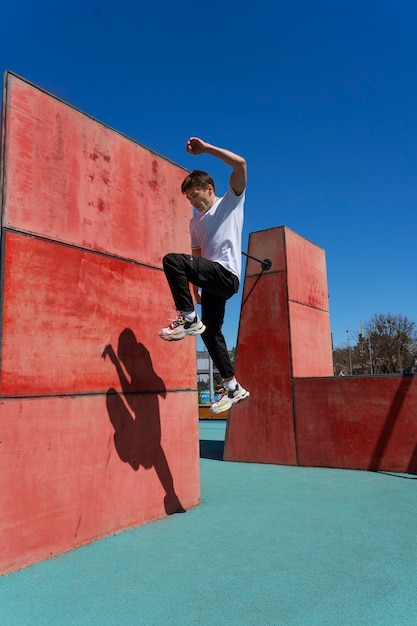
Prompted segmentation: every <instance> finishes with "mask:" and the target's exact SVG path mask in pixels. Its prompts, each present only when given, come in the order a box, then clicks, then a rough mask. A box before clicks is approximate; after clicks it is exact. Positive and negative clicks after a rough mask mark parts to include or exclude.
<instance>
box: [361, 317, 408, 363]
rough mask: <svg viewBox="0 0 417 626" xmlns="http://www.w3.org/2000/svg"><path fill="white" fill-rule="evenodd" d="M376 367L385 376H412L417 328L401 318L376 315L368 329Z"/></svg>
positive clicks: (366, 330) (366, 329)
mask: <svg viewBox="0 0 417 626" xmlns="http://www.w3.org/2000/svg"><path fill="white" fill-rule="evenodd" d="M365 333H366V334H367V336H368V337H369V340H370V345H371V346H372V354H373V360H374V365H375V366H376V367H377V368H378V369H379V370H380V371H381V372H382V373H384V374H385V373H389V372H406V373H407V372H410V371H411V369H412V367H413V366H414V364H415V359H416V352H415V349H416V346H417V331H416V324H415V322H413V321H410V320H409V319H408V318H407V317H405V316H402V315H392V314H391V313H388V314H387V315H383V314H377V315H374V316H373V317H372V319H371V320H370V321H369V322H368V323H367V324H366V325H365Z"/></svg>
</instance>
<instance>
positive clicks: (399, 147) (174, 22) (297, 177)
mask: <svg viewBox="0 0 417 626" xmlns="http://www.w3.org/2000/svg"><path fill="white" fill-rule="evenodd" d="M1 22H2V36H1V38H0V61H1V63H0V65H1V69H2V71H3V70H11V71H13V72H16V73H17V74H19V75H21V76H22V77H24V78H26V79H27V80H29V81H31V82H33V83H35V84H36V85H39V86H40V87H42V88H44V89H46V90H48V91H50V92H51V93H53V94H55V95H57V96H58V97H60V98H62V99H64V100H65V101H67V102H69V103H70V104H72V105H74V106H75V107H77V108H79V109H81V110H82V111H85V112H86V113H88V114H90V115H92V116H93V117H95V118H97V119H99V120H100V121H102V122H104V123H105V124H108V125H109V126H111V127H113V128H115V129H117V130H118V131H120V132H122V133H124V134H126V135H128V136H129V137H131V138H133V139H134V140H136V141H138V142H140V143H142V144H144V145H145V146H147V147H148V148H150V149H152V150H155V151H156V152H158V153H160V154H162V155H164V156H166V157H168V158H169V159H171V160H173V161H175V162H176V163H178V164H180V165H182V166H184V167H186V168H189V169H193V168H194V167H198V168H199V169H205V170H208V171H209V172H210V173H212V175H213V176H214V178H215V180H216V184H217V188H218V191H219V192H223V191H225V189H226V185H227V181H228V177H229V171H228V168H227V167H226V166H225V165H224V164H221V163H217V162H216V160H215V159H213V158H212V157H209V156H201V157H198V158H196V157H192V156H191V155H188V154H187V153H186V152H185V143H186V140H187V139H188V137H189V136H191V135H196V136H200V137H201V138H203V139H205V140H207V141H209V142H211V143H216V144H218V145H221V146H224V147H228V148H230V149H232V150H234V151H236V152H238V153H241V154H242V155H244V156H245V157H246V159H247V162H248V172H249V183H248V191H247V202H246V217H245V229H244V237H243V245H244V249H245V248H246V245H247V241H248V235H249V232H251V231H256V230H262V229H265V228H271V227H274V226H280V225H285V226H287V227H288V228H291V229H292V230H294V231H296V232H297V233H299V234H300V235H302V236H304V237H306V238H307V239H309V240H311V241H313V242H314V243H316V244H317V245H319V246H320V247H322V248H324V249H325V251H326V257H327V269H328V283H329V293H330V315H331V326H332V333H333V342H334V345H335V346H341V345H346V343H347V334H346V329H350V330H352V331H356V332H358V331H359V327H360V320H362V321H363V322H364V323H365V322H366V321H368V320H369V319H370V318H371V317H372V316H373V315H374V314H375V313H397V314H401V315H406V316H407V317H408V318H409V319H412V320H415V321H417V297H416V269H417V254H416V240H417V216H416V208H417V3H416V2H414V0H408V1H404V0H397V2H392V1H390V2H388V1H386V0H380V1H374V0H368V1H367V0H362V1H360V2H358V1H356V0H348V1H345V0H340V1H339V0H331V1H330V0H317V1H316V2H312V1H309V0H291V1H290V0H286V1H285V2H283V1H279V0H271V1H269V2H263V1H262V0H261V1H257V2H254V1H253V0H248V1H247V2H244V1H243V2H236V1H233V2H232V1H230V0H211V2H206V3H201V2H189V1H188V0H185V1H184V2H181V3H176V2H173V1H172V0H169V1H168V0H160V1H159V2H148V3H144V2H133V1H132V2H126V1H125V0H120V1H119V2H117V3H110V2H108V1H107V0H104V1H99V0H97V1H96V2H92V1H91V0H82V1H81V0H74V1H73V2H71V3H59V2H58V3H57V2H56V1H55V0H54V2H52V1H51V0H46V1H42V0H40V2H36V3H34V2H29V1H28V0H26V1H23V0H14V1H13V2H11V0H8V1H7V2H5V0H2V2H1ZM156 209H157V208H156ZM240 300H241V292H240V293H239V295H238V296H235V297H234V298H233V299H232V300H231V301H230V302H229V304H228V313H227V320H226V323H225V326H224V330H225V335H226V338H227V340H228V344H229V347H232V346H233V345H235V343H236V334H237V328H238V316H239V309H240ZM170 309H171V303H169V304H168V303H167V311H168V312H169V311H170ZM161 321H162V322H163V320H160V321H156V326H157V327H158V328H159V325H160V322H161Z"/></svg>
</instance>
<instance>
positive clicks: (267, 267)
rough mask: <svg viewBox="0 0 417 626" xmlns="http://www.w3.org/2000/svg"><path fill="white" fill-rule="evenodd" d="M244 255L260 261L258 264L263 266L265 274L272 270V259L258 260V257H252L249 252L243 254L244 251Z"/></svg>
mask: <svg viewBox="0 0 417 626" xmlns="http://www.w3.org/2000/svg"><path fill="white" fill-rule="evenodd" d="M242 254H243V255H244V256H247V257H249V258H250V259H253V260H254V261H258V263H260V264H261V267H262V269H263V271H264V272H267V271H268V270H270V269H271V267H272V261H271V259H264V260H263V261H262V260H261V259H258V258H256V256H252V255H251V254H248V253H247V252H243V250H242Z"/></svg>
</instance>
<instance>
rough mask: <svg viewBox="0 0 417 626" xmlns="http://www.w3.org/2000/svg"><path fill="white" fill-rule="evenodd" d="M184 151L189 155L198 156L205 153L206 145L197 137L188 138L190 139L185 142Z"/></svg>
mask: <svg viewBox="0 0 417 626" xmlns="http://www.w3.org/2000/svg"><path fill="white" fill-rule="evenodd" d="M185 149H186V150H187V152H189V153H190V154H194V156H198V155H199V154H203V152H205V151H206V144H205V142H204V141H202V140H201V139H199V138H198V137H190V139H189V140H188V141H187V146H186V148H185Z"/></svg>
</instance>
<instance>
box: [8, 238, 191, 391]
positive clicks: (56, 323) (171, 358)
mask: <svg viewBox="0 0 417 626" xmlns="http://www.w3.org/2000/svg"><path fill="white" fill-rule="evenodd" d="M4 243H5V276H4V308H3V346H2V375H1V380H0V393H1V395H3V396H6V395H13V396H24V395H56V394H61V393H92V392H104V393H105V391H106V389H107V387H108V385H109V384H112V385H113V386H116V387H118V388H119V387H120V383H118V381H117V379H116V378H117V377H116V374H115V371H114V368H112V367H110V366H109V365H108V361H106V362H105V361H103V359H102V358H101V355H102V353H103V350H104V349H105V347H106V345H107V344H112V345H113V346H114V348H115V350H117V345H118V341H119V335H120V333H121V332H122V331H123V330H124V329H125V328H130V329H131V330H132V331H133V333H134V334H135V337H136V339H137V341H138V342H139V343H141V344H143V345H144V346H145V347H146V348H147V349H148V350H149V351H151V352H152V360H153V362H154V363H155V364H157V368H158V373H159V376H161V378H162V379H163V381H164V384H165V387H166V388H167V389H177V388H178V387H180V388H181V387H182V388H188V389H190V388H195V386H196V374H195V368H194V362H195V341H193V340H190V341H184V342H182V343H181V344H178V343H177V342H175V343H166V342H162V341H161V340H160V339H159V337H158V329H159V326H160V325H162V324H164V323H165V322H166V320H167V317H168V316H169V315H170V310H172V305H171V296H170V293H169V289H168V286H167V282H166V279H165V276H164V273H163V272H162V270H161V269H160V268H154V267H146V266H143V265H138V264H133V263H127V262H125V261H123V260H121V259H114V258H111V257H107V256H104V255H98V254H93V253H91V252H90V251H86V250H82V249H79V248H73V247H70V246H65V245H62V244H60V243H57V242H52V241H46V240H42V239H38V238H37V237H28V236H26V235H22V234H20V233H14V232H6V233H5V241H4ZM150 311H152V315H154V314H155V318H154V319H151V318H150ZM134 391H135V390H134Z"/></svg>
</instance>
